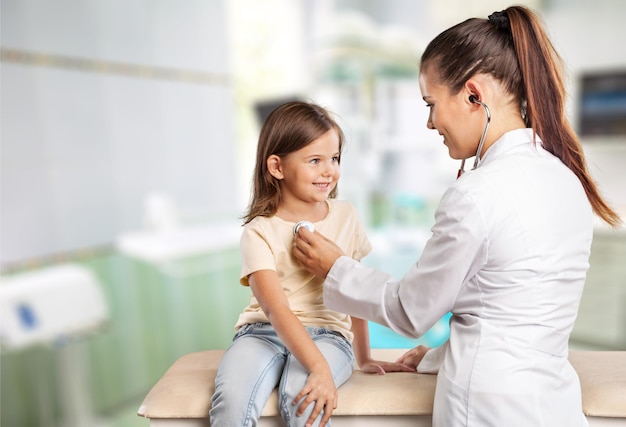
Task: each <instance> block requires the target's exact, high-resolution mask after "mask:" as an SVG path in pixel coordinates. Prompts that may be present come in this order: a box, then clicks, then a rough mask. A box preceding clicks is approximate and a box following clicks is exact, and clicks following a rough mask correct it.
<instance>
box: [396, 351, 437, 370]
mask: <svg viewBox="0 0 626 427" xmlns="http://www.w3.org/2000/svg"><path fill="white" fill-rule="evenodd" d="M428 350H430V347H426V346H424V345H418V346H417V347H415V348H412V349H411V350H409V351H407V352H406V353H404V354H403V355H402V356H400V357H399V358H398V360H396V362H397V363H402V364H403V365H407V366H410V367H411V368H413V370H416V369H417V365H419V364H420V362H421V361H422V359H423V358H424V355H425V354H426V353H427V352H428Z"/></svg>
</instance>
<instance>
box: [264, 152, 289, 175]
mask: <svg viewBox="0 0 626 427" xmlns="http://www.w3.org/2000/svg"><path fill="white" fill-rule="evenodd" d="M281 162H282V159H281V158H280V157H279V156H277V155H276V154H272V155H271V156H269V157H268V158H267V170H268V171H269V173H270V175H272V176H273V177H274V178H276V179H283V178H284V177H285V175H284V174H283V170H282V164H281Z"/></svg>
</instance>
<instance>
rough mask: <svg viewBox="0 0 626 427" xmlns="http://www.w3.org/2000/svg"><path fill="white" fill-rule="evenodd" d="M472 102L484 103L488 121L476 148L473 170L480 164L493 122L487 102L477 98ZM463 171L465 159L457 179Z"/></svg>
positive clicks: (462, 161)
mask: <svg viewBox="0 0 626 427" xmlns="http://www.w3.org/2000/svg"><path fill="white" fill-rule="evenodd" d="M471 98H472V97H470V99H471ZM472 102H474V103H476V104H480V105H482V107H483V108H484V109H485V114H486V115H487V122H486V123H485V128H484V129H483V134H482V136H481V137H480V142H479V143H478V149H477V150H476V156H475V158H474V166H473V167H472V170H474V169H476V168H477V167H478V165H479V164H480V154H481V153H482V151H483V146H484V144H485V138H486V137H487V131H488V130H489V124H490V123H491V111H489V107H487V104H485V103H484V102H482V101H479V100H478V99H476V98H474V99H472ZM463 172H465V159H463V160H461V167H460V168H459V172H458V173H457V175H456V177H457V179H458V178H459V177H460V176H461V175H463Z"/></svg>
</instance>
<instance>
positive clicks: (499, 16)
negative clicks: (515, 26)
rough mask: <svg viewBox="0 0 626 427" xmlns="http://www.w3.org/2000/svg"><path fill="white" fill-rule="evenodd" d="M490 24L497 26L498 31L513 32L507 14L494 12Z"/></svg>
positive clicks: (490, 17) (490, 16)
mask: <svg viewBox="0 0 626 427" xmlns="http://www.w3.org/2000/svg"><path fill="white" fill-rule="evenodd" d="M489 23H490V24H491V25H493V26H495V27H496V28H497V29H498V30H502V31H511V23H510V21H509V17H508V16H507V15H506V12H504V11H502V12H493V13H492V14H491V15H489Z"/></svg>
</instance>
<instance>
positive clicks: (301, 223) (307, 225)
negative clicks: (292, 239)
mask: <svg viewBox="0 0 626 427" xmlns="http://www.w3.org/2000/svg"><path fill="white" fill-rule="evenodd" d="M300 227H304V228H306V229H307V230H309V231H310V232H311V233H312V232H313V231H314V230H315V227H313V223H312V222H310V221H298V222H297V223H296V225H294V227H293V235H294V236H295V235H296V234H298V230H300Z"/></svg>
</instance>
